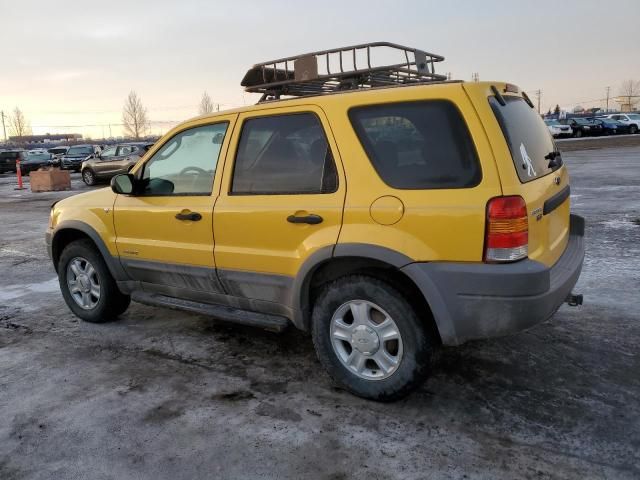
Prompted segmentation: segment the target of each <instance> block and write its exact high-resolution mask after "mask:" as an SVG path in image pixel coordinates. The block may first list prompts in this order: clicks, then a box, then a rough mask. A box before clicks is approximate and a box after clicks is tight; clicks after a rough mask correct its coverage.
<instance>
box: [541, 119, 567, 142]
mask: <svg viewBox="0 0 640 480" xmlns="http://www.w3.org/2000/svg"><path fill="white" fill-rule="evenodd" d="M544 123H545V124H546V125H547V128H548V129H549V133H551V135H553V138H561V137H571V136H573V129H572V128H571V127H570V126H569V125H563V124H562V123H560V122H559V121H558V120H545V121H544Z"/></svg>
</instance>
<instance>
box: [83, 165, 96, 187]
mask: <svg viewBox="0 0 640 480" xmlns="http://www.w3.org/2000/svg"><path fill="white" fill-rule="evenodd" d="M82 181H83V182H84V183H86V184H87V185H89V186H90V187H92V186H93V185H95V184H96V183H97V182H96V174H95V173H93V170H91V169H90V168H85V169H84V170H83V171H82Z"/></svg>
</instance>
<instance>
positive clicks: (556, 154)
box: [544, 150, 562, 169]
mask: <svg viewBox="0 0 640 480" xmlns="http://www.w3.org/2000/svg"><path fill="white" fill-rule="evenodd" d="M544 158H545V160H549V166H548V167H549V168H551V169H557V168H560V167H561V166H562V154H561V153H560V151H559V150H554V151H553V152H549V153H547V154H546V155H545V156H544Z"/></svg>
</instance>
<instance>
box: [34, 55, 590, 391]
mask: <svg viewBox="0 0 640 480" xmlns="http://www.w3.org/2000/svg"><path fill="white" fill-rule="evenodd" d="M378 47H385V48H388V49H391V50H394V49H395V50H399V51H400V52H403V54H402V58H404V57H405V56H406V58H407V60H406V63H402V62H399V63H397V64H396V63H392V64H385V65H382V66H378V67H372V66H371V63H373V61H372V60H371V59H369V62H364V63H365V65H366V66H365V65H360V64H358V65H356V64H355V63H356V61H357V60H358V59H359V58H361V55H362V54H363V52H366V55H367V56H369V55H372V53H370V52H373V51H374V50H375V49H376V48H378ZM356 51H357V53H358V55H356V53H355V52H356ZM351 53H353V56H352V55H351ZM330 55H334V56H335V55H339V60H340V62H339V65H340V67H339V69H337V68H332V70H331V71H327V70H329V67H331V65H334V66H335V65H337V64H338V61H335V62H334V61H331V62H330V61H329V60H327V65H326V68H324V69H323V68H322V66H323V62H324V61H323V58H325V56H327V57H328V56H330ZM351 59H353V64H350V65H346V64H347V60H351ZM441 59H442V57H439V56H437V55H433V54H429V53H426V52H423V51H420V50H415V49H411V48H408V47H401V46H398V45H395V44H386V43H385V44H382V43H380V44H368V45H359V46H355V47H346V48H344V49H336V50H330V51H324V52H316V53H313V54H308V55H304V56H299V57H290V58H288V59H283V60H279V61H275V62H266V63H264V64H258V65H256V66H254V67H253V68H252V69H251V70H249V72H248V73H247V75H246V76H245V77H244V80H243V82H242V84H243V85H244V86H245V87H246V90H247V91H249V92H258V93H262V95H263V96H262V99H261V101H260V102H259V103H258V104H257V105H254V106H249V107H245V108H240V109H237V110H231V111H227V112H220V113H215V114H210V115H206V116H201V117H198V118H195V119H192V120H189V121H187V122H185V123H183V124H182V125H179V126H177V127H176V128H174V129H173V130H172V131H170V132H169V133H167V134H166V135H165V136H164V137H163V138H162V139H161V140H160V141H158V142H157V143H156V144H155V145H154V146H153V147H152V148H151V149H150V150H149V152H148V153H147V155H145V157H144V158H143V159H142V160H141V161H140V162H138V164H137V165H136V166H135V167H134V169H133V170H132V171H131V172H130V173H127V174H122V175H118V176H115V177H114V178H113V179H112V181H111V188H105V189H100V190H96V191H92V192H88V193H84V194H81V195H76V196H74V197H71V198H67V199H65V200H62V201H59V202H57V203H56V204H54V205H53V207H52V209H51V216H50V222H49V227H48V230H47V234H46V239H47V246H48V249H49V253H50V256H51V258H52V260H53V263H54V266H55V268H56V270H57V272H58V276H59V280H60V287H61V290H62V294H63V296H64V299H65V301H66V303H67V304H68V306H69V308H70V309H71V310H72V311H73V313H75V314H76V315H77V316H78V317H80V318H81V319H83V320H86V321H89V322H105V321H109V320H113V319H115V318H116V317H117V316H118V315H120V314H122V313H123V312H124V311H125V310H126V309H127V307H128V305H129V302H130V301H131V300H132V299H133V300H134V301H138V302H142V303H146V304H151V305H161V306H167V307H171V308H177V309H184V310H188V311H192V312H198V313H201V314H206V315H210V316H212V317H215V318H218V319H222V320H226V321H231V322H238V323H243V324H248V325H255V326H259V327H264V328H268V329H272V330H281V329H283V328H285V327H286V326H287V325H289V324H292V325H293V326H295V327H297V328H299V329H301V330H304V331H307V332H310V333H311V336H312V339H313V343H314V346H315V348H316V351H317V355H318V358H319V360H320V362H321V363H322V365H323V366H324V367H325V368H326V370H327V371H328V373H329V374H330V375H331V376H332V378H333V379H334V380H335V381H336V382H337V383H338V384H339V385H340V386H342V387H343V388H345V389H347V390H349V391H351V392H353V393H355V394H356V395H360V396H362V397H365V398H371V399H376V400H393V399H397V398H400V397H402V396H403V395H405V394H407V393H408V392H409V391H410V390H411V389H412V388H415V387H416V386H417V385H419V384H420V382H422V381H423V380H424V379H425V378H426V377H427V376H428V373H429V367H430V360H431V356H432V354H433V352H434V350H435V349H436V348H437V347H438V346H439V345H460V344H462V343H464V342H467V341H469V340H473V339H484V338H489V337H496V336H501V335H506V334H509V333H513V332H517V331H520V330H523V329H526V328H529V327H531V326H533V325H535V324H537V323H539V322H542V321H544V320H546V319H548V318H549V317H551V316H552V315H553V314H554V313H555V312H556V310H557V309H558V308H559V307H560V305H561V304H562V303H563V302H565V301H567V302H570V303H572V304H577V303H580V302H581V297H580V296H578V295H573V294H572V289H573V287H574V285H575V283H576V281H577V279H578V276H579V275H580V271H581V268H582V262H583V257H584V247H583V234H584V221H583V219H582V218H580V217H578V216H575V215H572V214H571V213H570V199H569V193H570V190H569V176H568V173H567V168H566V166H565V165H564V164H563V162H562V157H561V155H560V153H559V152H558V151H557V149H556V147H555V144H554V142H553V139H552V137H551V135H550V134H549V131H548V130H547V127H546V126H545V124H544V122H543V121H542V119H541V118H540V117H539V115H537V113H536V111H535V109H534V108H533V105H532V103H531V101H530V100H529V98H528V97H527V96H526V94H525V93H524V92H521V91H520V90H519V89H518V88H517V87H515V86H514V85H510V84H506V83H503V82H473V83H464V82H457V81H444V79H443V78H442V77H441V76H439V75H437V74H435V73H434V71H433V64H434V63H435V62H438V61H440V60H441ZM336 70H337V73H336Z"/></svg>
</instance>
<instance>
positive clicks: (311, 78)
mask: <svg viewBox="0 0 640 480" xmlns="http://www.w3.org/2000/svg"><path fill="white" fill-rule="evenodd" d="M382 48H385V49H386V50H387V53H389V52H390V53H392V54H396V55H397V54H398V53H400V54H402V55H403V57H404V59H403V60H404V61H403V62H402V63H388V64H382V65H377V66H376V65H374V63H373V59H372V56H373V55H372V53H373V52H374V51H378V52H379V51H381V50H382ZM376 49H377V50H376ZM363 50H364V56H365V57H366V68H364V67H362V66H360V67H359V66H358V56H359V54H358V52H359V51H360V52H362V51H363ZM349 53H350V54H351V56H352V60H353V65H352V68H350V66H349V65H345V63H344V55H345V54H349ZM322 57H324V58H322ZM322 60H324V61H322ZM443 60H444V57H442V56H440V55H436V54H433V53H429V52H425V51H423V50H419V49H416V48H412V47H405V46H402V45H398V44H395V43H389V42H373V43H363V44H359V45H352V46H349V47H342V48H334V49H329V50H321V51H317V52H311V53H306V54H302V55H294V56H291V57H285V58H280V59H277V60H270V61H268V62H263V63H258V64H256V65H254V66H253V67H252V68H251V69H250V70H249V71H248V72H247V73H246V75H245V77H244V79H243V80H242V86H244V87H245V90H246V91H247V92H253V93H262V94H263V95H262V100H261V101H264V100H267V99H273V98H280V96H281V95H288V96H305V95H317V94H319V93H330V92H335V91H340V90H350V89H358V88H372V87H380V86H388V85H397V84H400V85H402V84H416V83H428V82H438V81H443V80H446V77H445V76H444V75H439V74H437V73H435V63H436V62H441V61H443ZM332 62H333V66H334V68H332ZM291 63H293V68H291ZM336 63H337V67H338V68H335V66H336ZM321 64H324V65H323V66H324V70H325V71H324V72H322V71H319V67H320V65H321ZM361 65H362V64H361ZM320 69H321V68H320Z"/></svg>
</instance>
